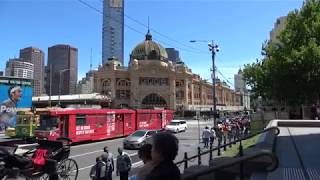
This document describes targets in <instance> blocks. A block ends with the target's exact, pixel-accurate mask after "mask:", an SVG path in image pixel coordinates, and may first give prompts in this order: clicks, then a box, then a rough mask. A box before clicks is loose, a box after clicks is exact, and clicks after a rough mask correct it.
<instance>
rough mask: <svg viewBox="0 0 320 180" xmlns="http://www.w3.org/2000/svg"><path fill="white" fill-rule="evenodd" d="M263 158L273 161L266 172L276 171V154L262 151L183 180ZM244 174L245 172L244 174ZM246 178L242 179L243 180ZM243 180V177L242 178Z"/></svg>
mask: <svg viewBox="0 0 320 180" xmlns="http://www.w3.org/2000/svg"><path fill="white" fill-rule="evenodd" d="M262 156H268V157H270V158H271V159H272V161H271V162H273V163H272V165H271V166H269V167H268V168H267V169H266V170H267V171H273V170H274V169H276V168H277V167H278V159H277V157H276V156H275V155H274V153H272V152H270V151H268V150H261V151H258V152H254V153H252V154H250V155H246V156H241V157H238V158H235V159H234V160H233V161H227V162H221V163H219V165H215V166H213V167H208V168H206V169H202V170H200V171H197V172H194V173H192V174H187V175H184V176H183V177H182V179H183V180H189V179H195V178H197V177H199V176H203V175H206V174H209V173H212V172H214V171H217V170H221V169H224V168H227V167H231V166H234V165H237V164H240V166H241V164H242V163H243V162H245V161H249V160H253V159H256V158H259V157H262ZM242 173H243V172H242ZM243 178H244V177H242V179H243ZM240 179H241V177H240Z"/></svg>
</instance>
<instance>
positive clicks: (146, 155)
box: [137, 144, 154, 180]
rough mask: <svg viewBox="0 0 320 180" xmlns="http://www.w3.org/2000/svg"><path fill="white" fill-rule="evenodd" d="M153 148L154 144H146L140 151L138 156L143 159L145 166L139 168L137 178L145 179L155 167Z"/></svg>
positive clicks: (138, 179) (139, 179)
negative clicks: (152, 154) (152, 155)
mask: <svg viewBox="0 0 320 180" xmlns="http://www.w3.org/2000/svg"><path fill="white" fill-rule="evenodd" d="M151 150H152V145H151V144H145V145H143V146H142V147H141V148H140V149H139V151H138V156H139V158H140V159H141V160H142V161H143V163H144V166H143V167H142V168H140V169H139V171H138V173H137V180H145V179H146V176H147V175H148V174H149V173H150V172H151V170H152V169H153V168H154V163H153V161H152V157H151Z"/></svg>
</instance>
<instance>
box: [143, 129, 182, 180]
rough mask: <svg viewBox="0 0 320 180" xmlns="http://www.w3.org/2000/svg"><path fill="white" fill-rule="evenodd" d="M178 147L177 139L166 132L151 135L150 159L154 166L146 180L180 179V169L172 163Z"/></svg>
mask: <svg viewBox="0 0 320 180" xmlns="http://www.w3.org/2000/svg"><path fill="white" fill-rule="evenodd" d="M178 149H179V141H178V139H177V138H176V137H175V136H174V135H172V134H170V133H166V132H162V133H158V134H156V135H154V136H153V144H152V151H151V155H152V161H153V163H154V164H155V167H154V168H153V170H152V171H151V172H150V174H149V175H147V177H146V180H180V179H181V176H180V170H179V168H178V167H177V166H176V165H175V164H174V163H173V160H174V159H175V158H176V156H177V154H178Z"/></svg>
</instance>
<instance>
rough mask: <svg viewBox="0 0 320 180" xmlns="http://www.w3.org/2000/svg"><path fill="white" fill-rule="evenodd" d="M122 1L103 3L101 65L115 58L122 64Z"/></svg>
mask: <svg viewBox="0 0 320 180" xmlns="http://www.w3.org/2000/svg"><path fill="white" fill-rule="evenodd" d="M123 51H124V0H104V1H103V24H102V63H103V64H105V63H106V62H107V61H108V59H109V58H112V57H114V58H117V59H118V60H119V61H120V62H121V63H122V64H123Z"/></svg>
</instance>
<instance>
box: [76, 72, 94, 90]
mask: <svg viewBox="0 0 320 180" xmlns="http://www.w3.org/2000/svg"><path fill="white" fill-rule="evenodd" d="M96 72H97V71H96V70H90V71H89V72H87V73H86V77H84V78H82V79H81V80H80V81H79V83H78V87H77V91H78V94H90V93H93V92H94V75H95V73H96Z"/></svg>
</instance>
